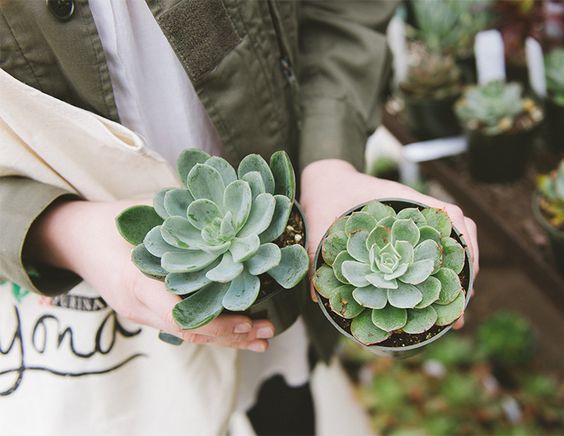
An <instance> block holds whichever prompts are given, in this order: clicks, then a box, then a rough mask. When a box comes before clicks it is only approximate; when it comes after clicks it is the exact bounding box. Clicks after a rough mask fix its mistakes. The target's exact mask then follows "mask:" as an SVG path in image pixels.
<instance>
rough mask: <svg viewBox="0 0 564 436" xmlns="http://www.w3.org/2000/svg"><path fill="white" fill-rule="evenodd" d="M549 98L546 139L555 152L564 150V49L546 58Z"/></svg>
mask: <svg viewBox="0 0 564 436" xmlns="http://www.w3.org/2000/svg"><path fill="white" fill-rule="evenodd" d="M544 65H545V72H546V87H547V91H548V93H547V97H546V100H545V107H544V110H545V118H546V139H547V142H548V145H549V146H550V147H551V148H552V149H554V150H564V129H563V128H562V125H563V124H564V48H559V49H555V50H552V51H551V52H550V53H548V54H547V55H546V57H545V61H544Z"/></svg>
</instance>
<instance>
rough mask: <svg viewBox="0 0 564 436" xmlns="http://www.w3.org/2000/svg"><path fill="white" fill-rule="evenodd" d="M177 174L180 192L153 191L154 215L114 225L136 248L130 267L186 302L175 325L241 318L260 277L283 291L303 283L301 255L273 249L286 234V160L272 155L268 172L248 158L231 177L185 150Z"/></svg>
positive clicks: (139, 212) (227, 168) (291, 191)
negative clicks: (226, 315)
mask: <svg viewBox="0 0 564 436" xmlns="http://www.w3.org/2000/svg"><path fill="white" fill-rule="evenodd" d="M177 170H178V175H179V176H180V180H181V181H182V183H183V185H184V187H182V188H178V189H177V188H172V189H164V190H162V191H160V192H159V193H157V194H156V196H155V198H154V201H153V207H150V206H134V207H132V208H129V209H127V210H125V211H124V212H123V213H122V214H121V215H120V216H119V217H118V219H117V224H118V229H119V231H120V232H121V234H122V235H123V236H124V238H125V239H126V240H127V241H129V242H130V243H132V244H134V245H136V247H135V248H134V249H133V252H132V260H133V262H134V263H135V265H136V266H137V267H138V268H139V269H140V270H141V271H142V272H143V273H145V274H146V275H148V276H150V277H153V278H156V279H159V280H164V282H165V285H166V287H167V289H168V290H169V291H170V292H173V293H175V294H178V295H183V296H185V298H184V299H183V300H182V301H181V302H179V303H178V304H177V305H176V306H175V307H174V310H173V317H174V319H175V320H176V322H177V323H178V325H180V326H181V327H183V328H187V329H193V328H197V327H200V326H202V325H204V324H206V323H208V322H210V321H211V320H213V319H214V318H215V317H217V316H218V315H219V314H220V313H221V312H222V311H223V310H224V309H228V310H231V311H243V310H246V309H247V308H249V307H250V306H251V305H252V304H253V303H254V302H255V300H256V299H257V296H258V294H259V290H260V287H261V280H260V277H261V275H263V274H268V275H269V276H270V277H271V278H272V279H274V281H275V282H277V283H278V284H279V285H280V286H282V287H283V288H286V289H290V288H293V287H294V286H296V285H297V284H298V283H299V282H300V281H301V280H302V279H303V278H304V276H305V275H306V273H307V270H308V265H309V258H308V255H307V253H306V250H305V248H304V247H303V246H302V245H299V244H294V245H288V246H285V247H283V248H280V247H279V246H278V245H276V244H275V243H274V242H273V241H275V240H277V239H278V238H279V237H280V236H281V235H282V234H283V233H284V232H285V230H286V226H287V224H288V220H289V217H290V213H291V210H292V207H293V205H294V198H295V175H294V170H293V168H292V164H291V162H290V159H289V157H288V155H287V154H286V153H285V152H282V151H280V152H276V153H274V154H273V155H272V157H271V159H270V165H269V164H268V163H267V162H266V161H265V160H264V159H263V158H262V157H260V156H259V155H257V154H252V155H248V156H246V157H245V158H244V159H243V160H242V161H241V163H240V164H239V167H238V170H237V172H236V171H235V169H234V168H233V167H232V166H231V165H230V164H229V163H228V162H227V161H225V160H224V159H222V158H220V157H215V156H214V157H210V156H209V155H208V154H207V153H205V152H203V151H201V150H197V149H189V150H185V151H184V152H183V153H182V154H181V156H180V157H179V159H178V162H177Z"/></svg>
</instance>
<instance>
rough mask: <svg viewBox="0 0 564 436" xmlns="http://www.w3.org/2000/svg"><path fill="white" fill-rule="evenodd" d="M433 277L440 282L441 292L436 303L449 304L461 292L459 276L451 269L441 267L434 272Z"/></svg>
mask: <svg viewBox="0 0 564 436" xmlns="http://www.w3.org/2000/svg"><path fill="white" fill-rule="evenodd" d="M435 277H436V278H437V279H438V280H439V281H440V282H441V293H440V295H439V299H438V300H437V303H438V304H449V303H451V302H452V301H454V300H455V299H456V297H458V294H459V293H461V292H462V284H461V283H460V278H459V277H458V274H456V273H455V272H454V271H453V270H451V269H448V268H441V269H440V270H439V271H438V272H437V274H435Z"/></svg>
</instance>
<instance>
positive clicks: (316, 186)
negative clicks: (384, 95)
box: [300, 159, 479, 328]
mask: <svg viewBox="0 0 564 436" xmlns="http://www.w3.org/2000/svg"><path fill="white" fill-rule="evenodd" d="M379 198H405V199H407V200H413V201H417V202H420V203H423V204H426V205H428V206H432V207H436V208H439V209H443V210H444V211H446V212H447V213H448V215H449V217H450V218H451V220H452V223H453V225H454V226H455V227H456V228H457V229H458V230H459V231H460V233H461V234H462V235H463V236H464V239H465V241H466V243H467V244H468V248H469V249H470V253H471V257H472V261H473V266H474V275H476V274H477V273H478V258H479V257H478V256H479V255H478V241H477V230H476V224H475V223H474V221H472V220H471V219H470V218H466V217H465V216H464V214H463V213H462V210H460V208H459V207H458V206H455V205H452V204H449V203H445V202H442V201H440V200H437V199H435V198H433V197H429V196H427V195H423V194H421V193H419V192H417V191H415V190H413V189H411V188H409V187H407V186H405V185H402V184H400V183H396V182H392V181H389V180H383V179H377V178H375V177H372V176H368V175H366V174H362V173H360V172H358V171H357V170H356V169H355V168H354V167H353V166H352V165H351V164H349V163H348V162H345V161H343V160H337V159H327V160H321V161H317V162H313V163H311V164H309V165H308V166H307V167H305V168H304V170H303V172H302V177H301V198H300V204H301V206H302V207H303V210H304V213H305V216H306V220H307V224H308V253H309V255H310V258H311V262H312V265H313V259H314V256H315V251H316V250H317V246H318V245H319V243H320V242H321V239H322V238H323V235H324V234H325V232H326V231H327V229H328V228H329V227H330V226H331V224H333V222H334V221H335V220H336V219H337V218H338V217H339V216H341V215H342V214H343V213H345V212H346V211H348V210H349V209H352V208H353V207H355V206H357V205H359V204H361V203H365V202H367V201H370V200H375V199H379ZM310 272H314V268H311V270H310ZM312 298H313V299H314V300H316V296H315V291H314V289H313V287H312ZM463 323H464V321H463V318H461V319H460V320H459V321H457V323H456V325H455V328H456V327H461V326H462V324H463Z"/></svg>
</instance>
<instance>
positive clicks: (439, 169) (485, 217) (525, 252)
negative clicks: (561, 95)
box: [383, 110, 564, 313]
mask: <svg viewBox="0 0 564 436" xmlns="http://www.w3.org/2000/svg"><path fill="white" fill-rule="evenodd" d="M383 123H384V126H385V127H386V128H387V129H388V130H389V131H390V132H391V133H392V134H393V135H394V136H395V137H396V138H397V139H398V141H400V142H401V143H402V144H409V143H413V142H415V141H416V138H415V137H414V136H413V135H412V134H411V132H410V131H409V130H408V129H407V127H406V126H405V123H404V122H403V121H402V118H401V117H400V116H399V115H396V114H392V113H391V112H390V111H388V110H386V111H384V113H383ZM555 162H558V158H557V157H556V156H545V155H543V154H542V153H541V152H539V153H537V155H536V156H535V163H536V165H537V167H538V168H539V169H540V170H541V171H546V170H547V169H548V168H549V167H547V163H548V164H550V163H551V164H552V166H554V165H555ZM421 167H422V171H423V172H424V173H425V174H426V175H427V176H429V177H430V178H432V179H434V180H436V181H438V182H439V183H440V184H441V185H442V186H443V187H444V188H445V189H446V190H447V191H448V192H449V193H450V194H451V195H452V196H453V197H454V198H455V199H456V201H457V202H458V204H459V205H460V206H461V207H462V208H463V209H464V211H465V213H466V214H467V215H468V216H470V217H472V218H473V219H474V220H475V221H476V223H477V224H478V227H479V228H482V229H484V230H485V231H486V232H487V233H488V234H491V235H493V236H494V237H495V238H497V240H498V242H499V244H501V245H502V246H503V248H504V252H505V253H506V255H507V257H508V258H509V259H511V260H513V261H514V262H515V263H516V264H517V265H518V266H519V267H520V268H521V270H522V271H524V272H525V273H526V274H528V275H529V277H530V278H531V279H532V281H533V282H534V283H535V284H537V285H538V287H539V289H540V290H541V291H542V292H543V293H544V294H545V296H546V297H547V298H549V299H550V301H551V302H552V303H553V304H554V305H555V306H556V307H557V308H558V309H559V310H560V311H561V312H563V313H564V277H563V276H561V275H560V274H559V273H558V271H557V270H556V268H555V266H554V259H552V253H551V251H550V247H549V246H548V240H547V238H546V236H545V234H544V232H543V230H542V228H541V227H540V226H539V225H538V224H537V222H536V221H535V218H534V216H533V212H532V209H531V197H532V194H533V192H534V190H535V183H534V172H533V171H531V172H530V173H529V174H528V175H527V177H526V178H524V179H522V180H519V181H517V182H514V183H510V184H485V183H480V182H477V181H475V180H474V179H472V178H471V176H470V174H469V173H468V170H467V168H466V165H465V160H464V159H463V158H462V157H457V158H448V159H438V160H433V161H428V162H425V163H423V164H422V165H421Z"/></svg>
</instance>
